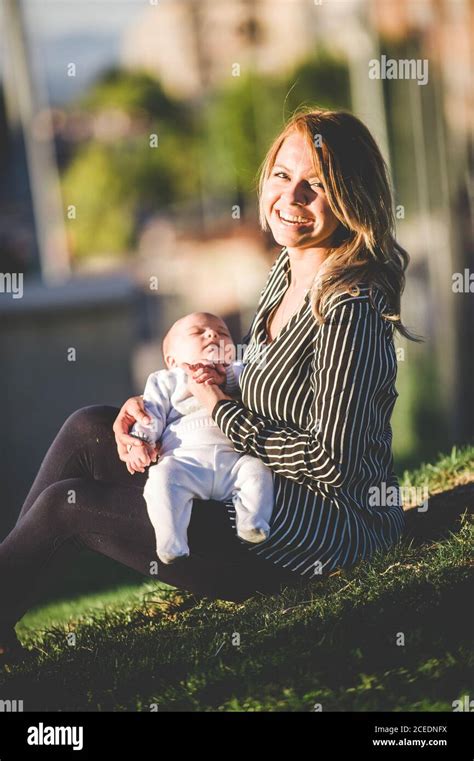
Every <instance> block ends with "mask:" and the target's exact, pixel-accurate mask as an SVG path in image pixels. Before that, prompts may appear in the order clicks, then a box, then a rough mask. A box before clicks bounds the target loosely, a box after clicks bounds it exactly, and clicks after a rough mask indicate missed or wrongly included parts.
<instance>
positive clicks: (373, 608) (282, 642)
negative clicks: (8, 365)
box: [0, 447, 474, 711]
mask: <svg viewBox="0 0 474 761" xmlns="http://www.w3.org/2000/svg"><path fill="white" fill-rule="evenodd" d="M403 482H404V483H405V484H409V485H424V484H425V483H427V484H428V486H429V489H430V492H433V493H434V492H447V491H448V490H451V489H453V488H455V487H456V486H458V485H459V484H462V485H469V484H471V485H472V486H473V490H474V448H473V447H470V448H466V449H462V450H457V449H454V450H453V451H452V453H451V454H450V455H449V456H445V457H442V458H440V459H439V461H438V462H437V463H435V464H433V465H424V466H422V467H421V468H419V469H418V470H417V471H415V472H413V473H406V474H405V477H404V479H403ZM461 491H463V494H464V496H462V498H461V499H462V500H465V508H466V509H464V507H462V510H461V511H460V517H459V520H458V521H457V522H452V526H451V529H452V530H449V531H448V532H447V534H446V535H445V536H443V537H441V538H440V539H438V540H435V541H433V540H430V541H429V542H424V543H420V542H416V541H413V540H409V539H408V538H406V539H404V540H403V542H401V543H400V544H399V545H397V546H396V547H394V548H392V550H391V551H390V552H389V553H387V554H385V555H377V556H376V557H374V558H373V560H372V561H371V562H370V563H363V564H360V565H359V566H358V567H355V568H353V569H351V571H349V572H347V571H342V572H341V571H338V572H336V573H334V574H333V575H331V576H330V577H329V578H327V579H325V580H320V581H314V582H311V583H310V584H309V585H308V586H307V587H306V589H304V590H294V589H287V590H285V591H284V592H283V593H282V594H280V595H274V596H266V597H265V596H263V595H256V596H255V597H253V598H252V599H250V600H247V601H245V602H244V603H239V604H237V603H231V602H225V601H210V600H200V601H197V600H196V598H194V597H193V596H192V595H191V594H188V593H186V592H181V591H178V590H176V589H172V588H171V587H167V586H166V585H163V584H160V583H158V582H151V581H148V580H146V581H144V583H143V584H139V585H138V586H137V585H135V586H133V585H127V586H122V587H120V588H118V589H115V590H110V591H108V592H107V593H100V594H94V595H89V596H84V597H81V598H76V599H75V600H72V601H63V602H60V603H50V604H48V605H44V606H43V607H41V608H36V609H34V610H31V611H29V612H28V613H27V614H26V615H25V616H24V617H23V619H22V620H21V621H20V622H19V624H18V625H17V632H18V634H19V636H20V638H21V639H22V641H23V643H24V644H26V646H29V647H31V646H35V647H36V648H38V651H37V653H38V654H37V657H36V658H30V659H28V660H27V661H25V662H24V663H22V664H17V665H15V666H10V667H8V670H5V671H3V672H0V698H8V697H10V698H17V699H19V698H22V699H23V700H24V708H25V710H26V711H28V710H42V711H56V710H73V711H76V710H90V711H105V710H114V711H136V710H138V711H149V710H156V709H158V710H160V711H172V710H182V711H313V710H318V709H319V707H321V708H322V710H323V711H349V710H352V711H375V710H382V711H392V710H393V711H400V710H407V711H451V710H452V702H453V701H454V700H456V699H458V698H460V697H462V696H463V695H466V694H467V695H468V694H472V685H471V683H470V678H469V672H470V670H471V671H472V665H473V657H472V651H471V649H470V643H471V641H472V631H471V629H470V625H469V624H470V620H471V619H470V617H469V615H468V612H467V611H468V609H469V599H470V596H469V591H470V589H471V590H472V574H471V567H472V566H471V560H470V558H471V557H472V539H473V526H472V522H471V520H470V516H469V514H468V513H469V511H468V509H467V508H468V500H469V499H471V501H472V491H470V487H467V489H466V488H464V490H461ZM466 494H467V496H466ZM469 494H470V496H469ZM438 499H439V498H438ZM449 504H450V505H451V503H449ZM463 505H464V502H463V503H462V506H463ZM441 507H442V505H441ZM439 509H440V503H439V502H438V507H437V510H438V511H439ZM450 509H451V508H450ZM428 513H429V511H428ZM428 513H426V515H428ZM68 637H75V639H71V640H68ZM403 638H404V644H401V640H402V639H403Z"/></svg>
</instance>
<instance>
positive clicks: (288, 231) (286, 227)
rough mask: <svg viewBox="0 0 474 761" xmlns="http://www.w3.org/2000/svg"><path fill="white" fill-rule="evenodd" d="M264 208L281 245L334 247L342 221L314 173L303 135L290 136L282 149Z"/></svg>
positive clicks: (279, 152)
mask: <svg viewBox="0 0 474 761" xmlns="http://www.w3.org/2000/svg"><path fill="white" fill-rule="evenodd" d="M263 207H264V211H265V216H266V218H267V221H268V224H269V226H270V229H271V231H272V233H273V237H274V238H275V240H276V242H277V243H279V244H280V245H282V246H288V248H289V249H291V248H305V249H307V248H311V247H314V248H325V247H329V246H330V245H331V238H332V235H333V233H334V231H335V230H336V229H337V227H338V226H339V221H338V219H337V218H336V217H335V216H334V214H333V212H332V211H331V208H330V206H329V204H328V201H327V198H326V195H325V192H324V189H323V186H322V183H321V178H320V177H317V176H316V175H315V173H314V169H313V165H312V162H311V153H310V147H309V146H308V145H307V143H306V142H305V140H304V138H303V136H302V135H300V134H299V132H293V133H292V134H290V135H288V136H287V137H286V138H285V140H284V141H283V143H282V145H281V146H280V150H279V151H278V153H277V155H276V158H275V164H274V166H273V168H272V170H271V172H270V175H269V177H268V179H267V181H266V183H265V185H264V188H263ZM295 217H296V218H297V219H295Z"/></svg>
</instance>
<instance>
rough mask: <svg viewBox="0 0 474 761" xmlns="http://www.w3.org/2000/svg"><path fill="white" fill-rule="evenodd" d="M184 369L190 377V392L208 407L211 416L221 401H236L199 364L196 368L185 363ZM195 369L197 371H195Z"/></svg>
mask: <svg viewBox="0 0 474 761" xmlns="http://www.w3.org/2000/svg"><path fill="white" fill-rule="evenodd" d="M182 367H183V368H184V370H186V373H187V376H188V388H189V390H190V392H191V393H192V395H193V396H195V397H196V399H198V401H200V402H201V404H202V405H203V406H204V407H206V409H207V410H208V412H209V414H211V412H212V410H213V409H214V407H215V404H216V402H217V401H218V400H219V399H230V400H231V401H235V400H234V399H233V398H232V397H231V396H229V395H228V394H225V393H224V392H223V391H222V389H221V388H220V387H219V386H218V385H217V384H216V383H215V382H213V380H212V379H210V378H209V377H208V374H207V372H206V370H205V369H204V368H202V366H201V365H200V364H199V363H198V364H197V365H196V366H195V365H190V364H189V363H188V362H183V364H182ZM194 367H196V369H193V368H194Z"/></svg>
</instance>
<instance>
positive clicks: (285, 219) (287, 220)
mask: <svg viewBox="0 0 474 761" xmlns="http://www.w3.org/2000/svg"><path fill="white" fill-rule="evenodd" d="M277 214H278V217H279V219H280V222H282V224H284V225H293V226H298V225H304V224H308V225H309V224H310V223H311V221H312V220H311V219H308V217H294V216H293V215H292V214H284V213H283V212H281V211H277Z"/></svg>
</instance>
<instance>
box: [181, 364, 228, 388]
mask: <svg viewBox="0 0 474 761" xmlns="http://www.w3.org/2000/svg"><path fill="white" fill-rule="evenodd" d="M182 366H183V367H184V369H185V370H188V369H189V370H190V371H191V373H192V377H193V379H194V380H195V381H196V382H197V383H205V384H206V385H215V386H222V385H223V384H224V383H225V381H226V378H227V376H226V370H225V368H226V365H224V364H219V363H217V364H214V363H209V364H208V363H207V362H195V363H194V364H192V365H191V364H188V363H187V362H183V365H182Z"/></svg>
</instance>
